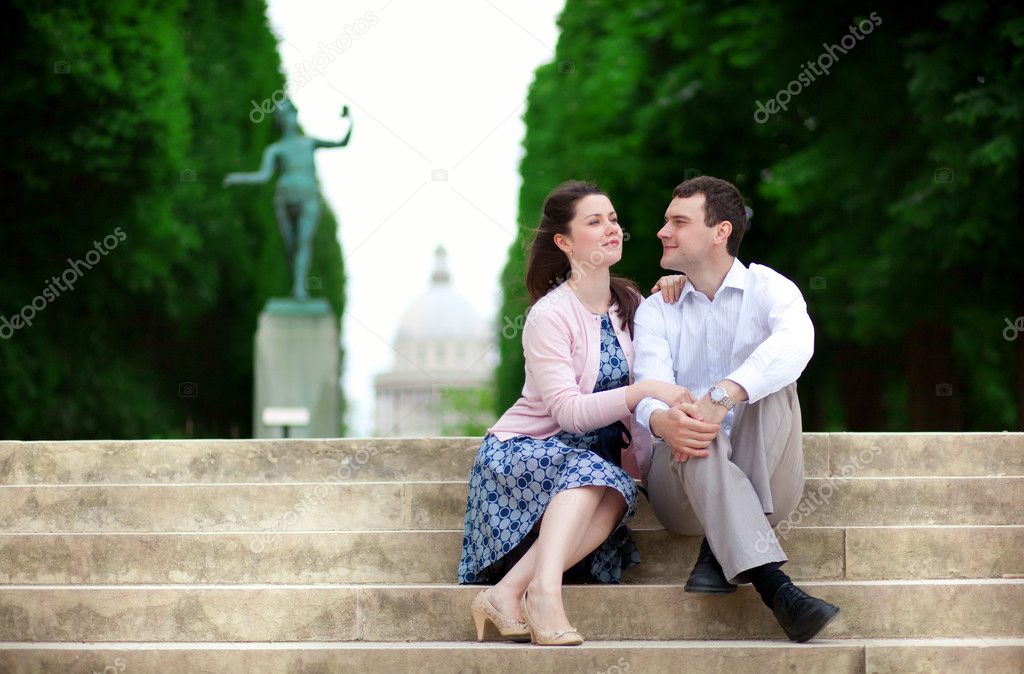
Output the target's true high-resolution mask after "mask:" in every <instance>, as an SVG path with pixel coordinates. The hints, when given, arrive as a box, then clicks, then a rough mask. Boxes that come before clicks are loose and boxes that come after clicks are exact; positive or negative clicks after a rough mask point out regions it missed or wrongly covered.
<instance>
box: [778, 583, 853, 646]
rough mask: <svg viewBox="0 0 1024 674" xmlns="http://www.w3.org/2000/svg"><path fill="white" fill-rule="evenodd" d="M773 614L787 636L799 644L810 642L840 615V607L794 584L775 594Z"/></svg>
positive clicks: (787, 584) (781, 588) (785, 586)
mask: <svg viewBox="0 0 1024 674" xmlns="http://www.w3.org/2000/svg"><path fill="white" fill-rule="evenodd" d="M772 603H773V604H774V608H773V610H772V611H773V613H775V619H776V620H778V621H779V625H781V626H782V629H783V630H784V631H785V632H786V635H787V636H788V637H789V638H790V639H792V640H793V641H796V642H798V643H801V644H802V643H804V642H805V641H810V640H811V639H813V638H814V636H815V635H816V634H817V633H818V632H820V631H821V630H822V628H823V627H825V625H827V624H828V623H829V622H830V621H831V620H832V619H833V618H835V617H836V615H837V614H838V613H839V607H838V606H833V605H832V604H830V603H828V602H827V601H824V600H821V599H818V598H817V597H812V596H811V595H809V594H807V593H806V592H804V591H803V590H801V589H800V588H798V587H797V586H796V585H793V583H786V584H785V585H783V586H782V587H780V588H779V590H778V591H777V592H776V593H775V599H774V600H773V602H772Z"/></svg>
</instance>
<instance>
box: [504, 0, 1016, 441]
mask: <svg viewBox="0 0 1024 674" xmlns="http://www.w3.org/2000/svg"><path fill="white" fill-rule="evenodd" d="M559 25H560V28H561V36H560V39H559V43H558V47H557V50H556V55H555V59H554V61H553V62H552V63H550V64H546V65H544V66H542V67H540V68H539V69H538V70H537V73H536V79H535V81H534V83H533V86H532V87H531V90H530V95H529V108H528V110H527V112H526V117H525V119H526V124H527V136H526V139H525V142H524V144H525V149H526V154H525V157H524V159H523V162H522V166H521V173H522V176H523V185H522V189H521V192H520V213H519V221H520V231H519V236H518V239H517V241H516V242H515V243H514V244H513V246H512V248H511V250H510V255H509V261H508V264H507V265H506V268H505V270H504V273H503V276H502V283H503V285H504V289H505V300H504V305H503V313H504V315H505V316H517V315H521V314H522V312H523V310H524V309H525V306H526V300H525V294H524V292H523V290H522V279H523V274H524V269H523V267H524V257H525V255H524V250H525V246H526V245H527V244H528V242H529V241H530V239H531V238H532V235H533V227H534V226H535V225H536V223H537V222H538V221H539V214H540V207H541V204H542V202H543V199H544V196H545V194H546V193H547V192H548V191H549V190H550V189H551V188H552V187H554V186H555V185H556V184H557V183H559V182H561V181H562V180H566V179H570V178H577V179H579V178H582V179H592V180H595V181H596V182H597V183H598V184H599V185H600V186H601V187H602V188H603V189H605V190H607V191H608V193H609V194H610V196H611V197H612V201H613V203H615V204H616V205H617V208H618V211H619V213H620V218H621V221H622V222H623V224H624V227H625V228H626V230H627V231H628V232H629V233H630V235H631V237H630V240H629V242H628V244H627V253H626V255H625V257H624V258H623V261H622V262H621V263H619V264H618V265H617V266H616V267H615V269H614V271H615V273H618V274H622V275H625V276H629V277H632V278H633V279H635V280H636V281H637V282H638V283H639V284H640V286H641V287H642V288H650V287H651V285H652V284H653V282H654V281H655V280H656V279H657V277H658V276H660V275H661V274H662V273H663V271H662V270H661V269H659V267H658V265H657V262H656V261H657V260H658V259H659V257H660V244H659V243H658V241H657V238H656V232H657V230H658V229H659V228H660V226H661V222H662V214H663V212H664V209H665V207H666V205H667V204H668V202H669V201H670V199H671V190H672V188H673V187H674V186H675V185H676V184H678V183H679V182H681V181H682V180H684V179H685V178H687V177H690V176H692V175H696V174H701V173H703V174H708V175H715V176H719V177H722V178H725V179H728V180H730V181H732V182H733V183H735V184H736V185H737V186H738V187H739V189H740V191H741V192H743V194H744V196H745V197H746V199H747V201H748V203H749V204H750V205H751V206H752V208H753V210H754V213H755V215H754V218H753V221H752V224H753V227H752V229H751V231H750V232H749V233H748V234H747V236H746V238H745V239H744V242H743V246H742V248H741V249H740V259H741V260H743V261H744V262H747V263H749V262H760V263H763V264H767V265H769V266H771V267H773V268H775V269H777V270H778V271H780V272H781V273H783V274H785V275H786V276H788V277H790V278H791V279H793V280H794V281H795V282H796V283H797V284H798V285H799V286H800V287H801V289H802V290H803V292H804V295H805V297H806V298H807V300H808V306H809V310H810V312H811V315H812V319H813V320H814V322H815V325H816V327H817V340H816V353H815V357H814V359H813V360H812V362H811V365H810V366H809V368H808V370H807V371H806V372H805V373H804V375H803V377H802V378H801V380H800V386H801V399H802V404H803V407H804V424H805V428H807V429H809V430H839V429H848V430H927V429H945V430H958V429H971V430H991V429H1004V428H1012V427H1015V426H1019V425H1020V424H1022V423H1024V411H1022V408H1024V339H1019V340H1016V341H1008V340H1007V339H1005V338H1004V337H1003V334H1002V330H1003V328H1004V327H1005V323H1004V321H1005V319H1006V318H1009V319H1010V320H1011V321H1012V320H1013V319H1014V317H1016V316H1021V315H1024V293H1022V292H1021V288H1024V278H1022V276H1024V265H1021V263H1020V261H1019V251H1020V250H1021V249H1022V248H1024V235H1022V233H1021V228H1020V222H1019V218H1020V206H1019V196H1020V193H1021V181H1022V172H1021V144H1022V139H1024V121H1022V120H1024V115H1022V100H1021V97H1020V91H1021V90H1022V84H1024V81H1022V79H1024V67H1022V59H1024V56H1022V54H1024V52H1022V50H1021V45H1022V42H1024V13H1022V12H1021V10H1020V9H1018V8H1016V7H1013V6H1011V5H1006V4H1000V3H996V2H988V1H986V0H963V1H960V0H954V1H950V2H946V3H943V4H940V5H939V6H937V7H935V8H933V9H932V10H931V11H930V12H927V11H926V12H922V11H921V9H920V7H918V6H911V5H906V6H902V7H901V6H890V7H887V8H885V9H884V10H882V11H879V12H877V13H872V14H867V13H865V12H864V10H863V8H862V7H861V6H860V5H858V4H857V3H852V2H840V3H825V4H820V5H816V6H815V5H808V4H807V3H796V2H782V3H778V2H768V1H767V0H755V1H754V2H744V3H738V2H724V3H723V2H719V3H711V2H703V1H697V2H687V3H670V2H665V1H663V0H637V1H635V2H631V3H628V4H623V3H615V2H611V1H610V0H568V2H567V3H566V7H565V10H564V12H563V14H562V16H561V17H560V20H559ZM854 27H858V28H859V32H860V37H859V38H851V37H848V36H850V35H851V34H853V32H854V31H853V30H852V29H853V28H854ZM868 28H870V30H868ZM844 38H845V42H844ZM851 40H853V46H852V47H850V46H849V45H850V43H851ZM833 46H836V47H840V48H841V49H835V48H834V47H833ZM830 48H831V49H830ZM825 53H829V54H830V55H831V56H832V59H831V60H832V63H831V64H830V65H829V66H828V72H827V74H826V73H824V72H821V71H820V70H819V71H818V72H819V74H818V75H817V76H813V77H811V76H808V75H807V74H806V73H808V72H810V73H811V74H812V75H813V72H814V71H813V70H810V69H809V68H808V66H809V64H810V63H811V62H814V63H815V64H816V65H818V64H822V65H824V64H827V63H828V61H829V59H827V58H820V57H821V56H822V55H823V54H825ZM819 59H820V60H819ZM802 73H803V74H804V75H805V79H803V80H801V79H800V76H801V74H802ZM787 87H788V88H789V91H788V92H786V94H784V95H783V94H780V93H779V92H782V91H783V90H786V89H787ZM793 91H796V92H797V93H795V94H794V93H793ZM776 97H777V98H776ZM787 97H788V100H786V98H787ZM772 99H776V100H777V101H778V102H779V103H783V102H785V106H784V107H785V109H778V110H777V112H776V113H775V114H773V115H767V116H766V117H767V118H766V119H759V118H755V111H757V110H758V109H759V108H758V105H759V103H767V102H768V101H770V100H772ZM501 356H502V360H501V364H500V366H499V371H498V377H497V385H498V396H497V401H496V404H497V407H498V408H499V410H503V409H504V408H506V407H507V406H508V405H510V404H511V403H512V402H514V401H515V399H516V398H517V397H518V395H519V391H520V389H521V386H522V381H523V358H522V350H521V348H520V345H519V342H518V340H517V339H506V340H503V341H502V343H501Z"/></svg>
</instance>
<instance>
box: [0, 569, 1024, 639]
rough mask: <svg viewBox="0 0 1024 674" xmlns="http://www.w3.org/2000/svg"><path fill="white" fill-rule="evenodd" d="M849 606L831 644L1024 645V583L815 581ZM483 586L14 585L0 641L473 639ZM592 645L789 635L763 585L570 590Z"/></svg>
mask: <svg viewBox="0 0 1024 674" xmlns="http://www.w3.org/2000/svg"><path fill="white" fill-rule="evenodd" d="M802 587H803V588H804V589H805V590H806V591H807V592H809V593H811V594H813V595H816V596H819V597H821V598H823V599H826V600H828V601H830V602H832V603H834V604H836V605H837V606H839V607H840V608H841V612H840V614H839V615H838V616H837V617H836V619H835V620H833V621H832V623H830V624H829V625H828V626H827V627H826V628H825V630H823V632H822V635H821V636H822V638H826V639H834V638H865V639H869V638H870V639H874V638H887V639H889V638H965V637H979V638H990V637H1008V638H1021V637H1024V580H935V581H925V580H917V581H834V582H809V583H804V584H802ZM478 591H479V587H472V586H469V587H462V586H456V585H408V586H396V585H290V586H280V585H278V586H273V585H185V586H181V585H179V586H160V585H131V586H124V585H113V586H111V585H106V586H54V585H43V586H38V585H36V586H32V585H9V586H3V587H0V641H18V642H24V641H62V642H100V641H168V642H192V641H211V642H236V641H394V642H401V641H407V640H408V641H471V640H472V639H474V638H475V629H474V628H473V621H472V619H471V617H470V615H469V604H470V602H471V601H472V598H473V596H474V594H476V592H478ZM564 597H565V602H566V611H567V613H568V615H569V617H570V619H572V620H573V622H574V624H575V625H576V626H577V627H578V628H579V630H580V631H581V633H582V634H583V635H584V636H585V637H586V638H588V639H591V640H619V639H630V638H643V639H646V640H653V641H660V640H679V639H783V638H784V635H783V633H782V631H781V628H780V627H779V626H778V624H777V623H776V622H775V619H774V617H773V616H772V614H771V612H770V611H768V609H767V608H766V607H765V606H764V605H763V604H762V603H761V600H760V597H759V596H758V595H757V593H756V592H754V590H753V589H752V588H751V587H750V586H743V587H741V588H740V589H739V590H738V591H737V592H736V593H734V594H731V595H725V596H707V595H691V594H687V593H685V592H684V591H683V588H682V586H680V585H618V586H602V585H597V586H593V585H588V586H578V585H576V586H567V587H565V588H564Z"/></svg>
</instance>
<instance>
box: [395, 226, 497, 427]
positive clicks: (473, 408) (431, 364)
mask: <svg viewBox="0 0 1024 674" xmlns="http://www.w3.org/2000/svg"><path fill="white" fill-rule="evenodd" d="M494 341H495V338H494V331H493V330H491V329H490V326H488V324H487V322H486V321H485V320H483V319H482V318H481V317H480V316H479V314H477V312H476V310H475V309H474V308H473V306H472V305H471V304H470V303H469V302H468V301H467V300H466V299H465V298H464V297H463V296H462V295H460V294H459V293H458V292H457V291H456V290H455V288H454V287H453V286H452V282H451V275H450V274H449V272H448V258H447V253H446V251H445V249H444V247H443V246H438V247H437V250H436V251H435V253H434V272H433V274H432V275H431V279H430V287H429V288H427V290H426V291H425V292H424V293H423V294H421V295H420V296H419V297H418V298H416V300H415V301H414V302H413V303H412V304H411V305H410V306H409V308H408V309H407V310H406V312H405V315H403V316H402V320H401V322H400V324H399V327H398V333H397V334H396V336H395V340H394V351H395V359H394V365H393V366H392V368H391V370H390V371H388V372H383V373H381V374H379V375H377V378H376V381H375V389H376V398H377V401H376V435H378V436H388V437H402V436H405V437H409V436H441V435H467V434H469V435H476V434H480V435H482V434H483V430H484V429H486V427H487V426H489V425H490V424H491V423H493V421H494V419H495V415H494V412H493V410H492V409H491V407H490V400H491V396H492V394H491V386H492V376H493V372H494V367H495V364H496V362H497V348H496V345H495V343H494Z"/></svg>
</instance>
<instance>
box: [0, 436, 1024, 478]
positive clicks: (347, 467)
mask: <svg viewBox="0 0 1024 674" xmlns="http://www.w3.org/2000/svg"><path fill="white" fill-rule="evenodd" d="M479 445H480V438H417V439H395V438H382V439H336V440H129V441H66V442H0V484H14V485H23V484H121V483H146V484H173V483H200V482H201V483H226V482H328V481H341V482H351V481H357V482H378V481H400V480H442V481H444V480H465V479H466V478H467V475H468V473H469V468H470V466H471V465H472V463H473V457H474V455H475V454H476V450H477V448H478V446H479ZM804 457H805V460H804V464H805V469H806V471H807V475H808V476H810V477H829V476H851V475H852V476H857V477H912V476H988V475H992V476H999V475H1006V476H1011V475H1016V476H1022V475H1024V434H1022V433H805V434H804Z"/></svg>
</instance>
